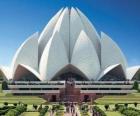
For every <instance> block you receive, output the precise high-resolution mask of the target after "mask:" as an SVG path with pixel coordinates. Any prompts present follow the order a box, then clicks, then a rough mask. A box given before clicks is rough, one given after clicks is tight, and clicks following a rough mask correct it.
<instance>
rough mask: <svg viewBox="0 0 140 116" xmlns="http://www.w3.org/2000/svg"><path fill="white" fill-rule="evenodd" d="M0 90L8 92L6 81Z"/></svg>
mask: <svg viewBox="0 0 140 116" xmlns="http://www.w3.org/2000/svg"><path fill="white" fill-rule="evenodd" d="M2 90H8V85H7V82H6V81H3V82H2Z"/></svg>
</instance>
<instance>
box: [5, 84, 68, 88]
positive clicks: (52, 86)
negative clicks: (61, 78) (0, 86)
mask: <svg viewBox="0 0 140 116" xmlns="http://www.w3.org/2000/svg"><path fill="white" fill-rule="evenodd" d="M8 87H9V88H65V85H8Z"/></svg>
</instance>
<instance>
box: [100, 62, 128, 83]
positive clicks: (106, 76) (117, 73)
mask: <svg viewBox="0 0 140 116" xmlns="http://www.w3.org/2000/svg"><path fill="white" fill-rule="evenodd" d="M97 80H99V81H125V80H126V76H125V72H124V71H123V68H122V65H121V64H115V65H111V66H109V67H107V68H106V69H105V70H104V71H103V72H102V73H101V74H100V76H99V78H98V79H97Z"/></svg>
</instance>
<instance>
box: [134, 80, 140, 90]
mask: <svg viewBox="0 0 140 116" xmlns="http://www.w3.org/2000/svg"><path fill="white" fill-rule="evenodd" d="M133 89H135V90H139V83H138V82H137V81H135V82H134V84H133Z"/></svg>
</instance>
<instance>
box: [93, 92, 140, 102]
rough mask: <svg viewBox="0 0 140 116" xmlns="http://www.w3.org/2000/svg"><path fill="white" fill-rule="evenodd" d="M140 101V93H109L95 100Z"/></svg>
mask: <svg viewBox="0 0 140 116" xmlns="http://www.w3.org/2000/svg"><path fill="white" fill-rule="evenodd" d="M134 102H137V103H140V93H132V94H128V95H107V96H104V97H102V98H98V99H97V100H95V103H97V104H116V103H134Z"/></svg>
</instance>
